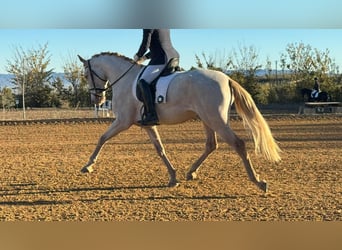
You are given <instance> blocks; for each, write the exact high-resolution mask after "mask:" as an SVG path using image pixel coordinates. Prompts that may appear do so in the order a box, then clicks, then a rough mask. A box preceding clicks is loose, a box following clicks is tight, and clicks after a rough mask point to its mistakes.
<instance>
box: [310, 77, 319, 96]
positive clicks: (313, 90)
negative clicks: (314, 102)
mask: <svg viewBox="0 0 342 250" xmlns="http://www.w3.org/2000/svg"><path fill="white" fill-rule="evenodd" d="M314 80H315V84H314V87H313V89H312V92H311V98H314V99H316V98H317V97H318V94H319V92H321V89H320V84H319V82H318V79H317V77H315V78H314Z"/></svg>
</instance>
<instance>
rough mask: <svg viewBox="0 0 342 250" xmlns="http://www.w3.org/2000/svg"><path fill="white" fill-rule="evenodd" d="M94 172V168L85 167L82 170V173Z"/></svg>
mask: <svg viewBox="0 0 342 250" xmlns="http://www.w3.org/2000/svg"><path fill="white" fill-rule="evenodd" d="M93 171H94V169H93V167H92V166H85V167H83V168H82V169H81V172H82V173H91V172H93Z"/></svg>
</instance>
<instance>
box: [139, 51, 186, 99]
mask: <svg viewBox="0 0 342 250" xmlns="http://www.w3.org/2000/svg"><path fill="white" fill-rule="evenodd" d="M176 71H181V68H180V67H179V58H171V59H170V61H169V62H168V63H167V64H166V66H165V68H164V69H163V71H162V72H161V73H160V75H159V76H158V77H157V78H156V79H155V80H154V81H153V82H151V83H150V84H149V86H150V89H151V94H152V97H153V99H154V98H155V94H156V84H157V81H158V79H159V77H162V76H168V75H171V74H173V73H175V72H176ZM142 73H143V71H142V72H141V73H140V75H139V77H138V81H139V79H140V76H141V75H142ZM136 93H137V98H138V100H139V101H142V97H141V92H140V89H139V88H138V86H137V88H136Z"/></svg>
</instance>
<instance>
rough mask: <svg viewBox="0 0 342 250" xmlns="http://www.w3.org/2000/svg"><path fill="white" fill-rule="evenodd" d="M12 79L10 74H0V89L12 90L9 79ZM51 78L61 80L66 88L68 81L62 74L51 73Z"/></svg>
mask: <svg viewBox="0 0 342 250" xmlns="http://www.w3.org/2000/svg"><path fill="white" fill-rule="evenodd" d="M13 77H14V75H12V74H0V88H4V87H8V88H13V87H14V85H13V84H12V83H11V79H12V78H13ZM52 77H53V78H54V79H55V78H57V77H59V78H61V79H62V81H63V82H64V85H65V86H68V85H69V83H68V81H66V80H65V78H64V73H52Z"/></svg>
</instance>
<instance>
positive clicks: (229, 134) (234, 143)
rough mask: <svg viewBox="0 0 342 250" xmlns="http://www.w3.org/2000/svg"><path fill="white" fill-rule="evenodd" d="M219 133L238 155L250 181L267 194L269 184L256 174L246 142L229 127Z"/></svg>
mask: <svg viewBox="0 0 342 250" xmlns="http://www.w3.org/2000/svg"><path fill="white" fill-rule="evenodd" d="M217 133H218V134H219V135H220V136H221V137H222V138H223V139H224V140H225V141H226V142H227V143H228V144H229V145H230V146H231V147H232V148H233V149H234V150H235V151H236V152H237V153H238V155H239V156H240V157H241V159H242V161H243V163H244V166H245V168H246V171H247V174H248V177H249V179H250V180H251V181H252V182H254V183H255V184H256V185H257V186H258V187H259V188H260V189H261V190H263V191H264V192H267V183H266V182H265V181H263V180H260V179H259V175H258V174H257V173H256V172H255V170H254V168H253V165H252V162H251V160H250V158H249V155H248V153H247V150H246V146H245V142H244V141H243V140H241V139H240V138H239V137H238V136H237V135H236V134H235V133H234V132H233V131H232V130H231V129H230V128H229V127H227V126H225V127H224V129H220V130H219V131H217Z"/></svg>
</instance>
